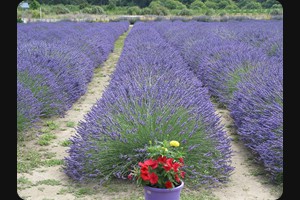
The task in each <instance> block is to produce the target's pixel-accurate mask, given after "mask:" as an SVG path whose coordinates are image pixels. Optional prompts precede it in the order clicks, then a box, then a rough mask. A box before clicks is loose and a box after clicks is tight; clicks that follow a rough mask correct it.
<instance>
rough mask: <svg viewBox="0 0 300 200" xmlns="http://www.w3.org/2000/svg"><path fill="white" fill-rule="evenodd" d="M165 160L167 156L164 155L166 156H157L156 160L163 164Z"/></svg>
mask: <svg viewBox="0 0 300 200" xmlns="http://www.w3.org/2000/svg"><path fill="white" fill-rule="evenodd" d="M166 161H167V157H166V156H159V157H158V158H157V162H158V163H162V164H165V163H166Z"/></svg>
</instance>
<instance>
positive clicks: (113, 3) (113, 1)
mask: <svg viewBox="0 0 300 200" xmlns="http://www.w3.org/2000/svg"><path fill="white" fill-rule="evenodd" d="M116 7H117V0H108V6H107V9H108V10H114V9H116Z"/></svg>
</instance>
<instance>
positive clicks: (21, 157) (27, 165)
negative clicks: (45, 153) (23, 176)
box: [17, 146, 43, 173]
mask: <svg viewBox="0 0 300 200" xmlns="http://www.w3.org/2000/svg"><path fill="white" fill-rule="evenodd" d="M42 163H43V162H42V154H41V153H39V152H37V151H34V150H31V149H24V148H21V147H18V146H17V172H18V173H28V172H29V171H30V170H32V169H34V168H37V167H39V166H40V165H41V164H42Z"/></svg>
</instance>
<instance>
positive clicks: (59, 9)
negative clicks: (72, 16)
mask: <svg viewBox="0 0 300 200" xmlns="http://www.w3.org/2000/svg"><path fill="white" fill-rule="evenodd" d="M51 13H54V14H56V15H59V14H67V13H70V10H69V9H68V8H67V7H66V6H64V5H63V4H57V5H53V6H51Z"/></svg>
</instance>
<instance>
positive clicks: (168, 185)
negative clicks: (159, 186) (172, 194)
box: [165, 181, 173, 188]
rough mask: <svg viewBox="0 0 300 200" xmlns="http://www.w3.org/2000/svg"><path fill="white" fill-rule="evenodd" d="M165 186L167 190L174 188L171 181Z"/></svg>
mask: <svg viewBox="0 0 300 200" xmlns="http://www.w3.org/2000/svg"><path fill="white" fill-rule="evenodd" d="M165 186H166V188H172V187H173V185H172V182H171V181H167V182H166V183H165Z"/></svg>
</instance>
